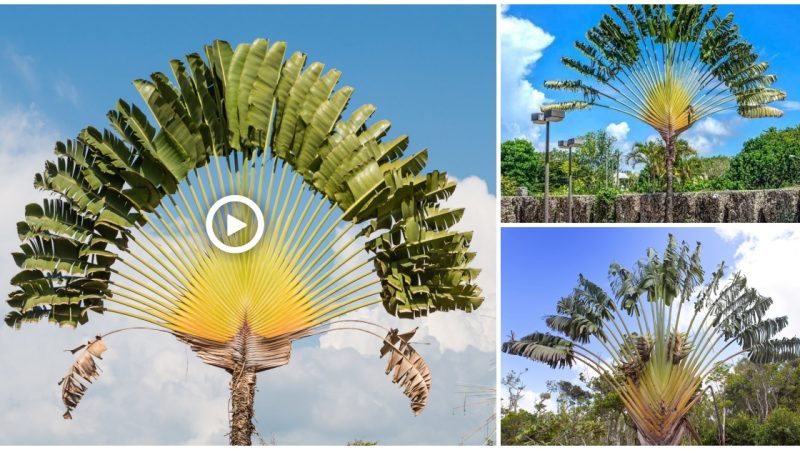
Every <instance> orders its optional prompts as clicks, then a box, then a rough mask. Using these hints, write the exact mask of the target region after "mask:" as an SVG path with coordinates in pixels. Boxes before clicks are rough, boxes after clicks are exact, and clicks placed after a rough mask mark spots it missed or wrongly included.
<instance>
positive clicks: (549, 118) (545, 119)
mask: <svg viewBox="0 0 800 450" xmlns="http://www.w3.org/2000/svg"><path fill="white" fill-rule="evenodd" d="M565 115H566V114H565V113H564V111H561V110H558V109H548V110H547V111H545V112H539V113H533V114H531V121H532V122H533V123H535V124H537V125H544V126H545V140H544V223H548V222H550V122H561V121H562V120H564V116H565Z"/></svg>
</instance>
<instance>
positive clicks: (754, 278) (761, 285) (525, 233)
mask: <svg viewBox="0 0 800 450" xmlns="http://www.w3.org/2000/svg"><path fill="white" fill-rule="evenodd" d="M669 233H672V234H674V235H675V237H676V239H678V240H679V241H681V240H683V241H686V242H687V243H689V245H690V246H692V247H693V246H694V243H695V242H701V243H702V250H701V259H702V264H703V267H704V269H705V272H706V279H708V277H709V276H710V274H711V273H712V272H713V271H714V270H716V268H717V265H718V264H719V262H721V261H725V263H726V265H727V266H728V268H729V269H728V271H729V273H733V272H736V271H740V272H741V273H742V274H743V275H745V276H746V277H747V280H748V283H749V285H750V286H751V287H753V288H755V289H757V290H758V291H759V292H760V293H761V294H763V295H766V296H769V297H772V299H773V301H774V304H773V306H772V308H771V309H770V310H769V312H768V313H767V315H768V316H769V317H777V316H784V315H785V316H788V317H789V326H788V327H787V328H786V329H784V331H782V332H781V334H780V335H779V337H783V336H793V335H795V334H796V333H797V329H798V324H800V303H798V302H797V293H798V292H800V279H798V277H797V276H796V274H795V272H796V270H795V268H796V264H793V263H791V261H794V260H795V259H796V256H797V255H798V254H799V253H800V230H799V229H798V227H797V226H796V225H786V224H755V225H754V224H746V225H728V224H725V225H720V226H718V227H681V228H662V227H645V228H610V227H595V228H528V229H526V228H505V229H503V231H502V246H501V252H502V257H501V264H502V268H503V270H502V279H501V283H502V289H501V290H502V295H503V305H502V314H501V337H502V339H503V340H504V341H505V340H507V339H508V336H510V333H511V331H512V330H513V331H514V334H515V336H517V338H519V337H521V336H524V335H526V334H528V333H531V332H534V331H546V330H547V327H546V326H545V323H544V316H545V315H548V314H554V313H555V306H556V303H557V302H558V300H559V299H560V298H561V297H563V296H565V295H567V294H569V293H570V291H571V290H572V289H573V288H574V287H575V286H576V285H577V282H578V274H583V275H584V276H585V277H586V278H588V279H589V280H590V281H592V282H594V283H596V284H598V285H599V286H601V287H602V288H603V289H605V290H606V291H607V292H609V291H610V287H609V282H608V267H609V265H610V264H611V263H612V262H618V263H620V264H621V265H623V266H624V267H631V266H633V265H634V264H635V263H636V261H638V260H639V259H640V258H643V257H645V256H646V253H647V249H648V248H653V249H655V250H656V251H658V252H659V254H663V250H664V248H665V247H666V244H667V235H668V234H669ZM531 255H547V257H546V258H534V257H531ZM684 316H685V315H684ZM684 318H685V317H682V320H683V319H684ZM685 325H688V324H685ZM594 348H595V350H596V351H597V352H598V353H600V354H605V353H604V351H603V350H602V347H600V348H597V347H594ZM500 364H501V372H502V373H503V374H506V373H508V372H509V371H511V370H514V371H516V372H523V371H524V372H525V373H524V374H523V375H522V377H523V381H524V384H525V385H526V387H527V389H526V390H527V393H526V395H527V398H526V399H524V400H523V402H522V405H523V407H524V406H526V405H527V406H529V407H530V406H532V405H533V404H534V402H535V399H536V398H537V395H538V394H540V393H542V392H546V389H547V387H546V382H547V381H548V380H567V381H570V382H573V383H577V382H578V377H579V375H580V373H581V372H584V371H586V370H587V368H586V367H584V366H574V367H573V368H571V369H558V370H556V369H550V368H549V367H547V366H545V365H544V364H540V363H534V362H532V361H530V360H527V359H525V358H520V357H517V356H510V355H506V354H503V355H502V356H501V363H500ZM588 375H591V376H594V375H595V374H594V373H592V372H588ZM550 405H551V406H552V405H554V402H550Z"/></svg>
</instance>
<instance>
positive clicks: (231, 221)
mask: <svg viewBox="0 0 800 450" xmlns="http://www.w3.org/2000/svg"><path fill="white" fill-rule="evenodd" d="M245 228H247V224H246V223H244V222H242V221H241V220H239V219H237V218H236V217H233V216H232V215H230V214H228V215H227V217H225V233H227V234H228V236H230V235H232V234H235V233H236V232H237V231H240V230H244V229H245Z"/></svg>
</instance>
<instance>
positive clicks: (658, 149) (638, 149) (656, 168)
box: [625, 139, 697, 189]
mask: <svg viewBox="0 0 800 450" xmlns="http://www.w3.org/2000/svg"><path fill="white" fill-rule="evenodd" d="M666 152H667V151H666V148H664V144H662V143H660V142H654V141H649V142H646V143H644V144H643V143H641V142H637V143H635V144H633V149H632V150H631V152H630V153H628V154H627V155H625V162H626V163H627V164H631V165H632V166H634V167H635V166H637V165H639V164H644V165H645V167H647V171H648V174H649V175H650V185H651V187H652V188H658V189H664V187H665V185H666V178H667V176H666V175H667V174H666V166H665V164H664V162H665V160H666ZM693 156H697V151H696V150H695V149H693V148H692V147H690V146H689V143H688V142H686V141H685V140H683V139H680V140H678V142H676V143H675V166H674V169H675V175H677V176H678V178H679V179H680V180H683V181H686V180H688V179H689V178H690V177H691V175H692V174H691V166H690V165H689V164H687V163H686V160H687V159H688V158H691V157H693Z"/></svg>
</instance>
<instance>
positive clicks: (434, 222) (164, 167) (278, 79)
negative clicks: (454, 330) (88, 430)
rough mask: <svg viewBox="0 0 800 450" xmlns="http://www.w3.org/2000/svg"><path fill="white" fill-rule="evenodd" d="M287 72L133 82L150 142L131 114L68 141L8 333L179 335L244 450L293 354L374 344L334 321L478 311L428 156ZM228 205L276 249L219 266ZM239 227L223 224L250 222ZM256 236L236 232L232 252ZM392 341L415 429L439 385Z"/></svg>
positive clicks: (443, 179)
mask: <svg viewBox="0 0 800 450" xmlns="http://www.w3.org/2000/svg"><path fill="white" fill-rule="evenodd" d="M285 53H286V45H285V44H284V43H281V42H278V43H274V44H272V45H269V44H268V42H267V41H265V40H263V39H258V40H256V41H254V42H253V43H252V44H242V45H239V46H238V47H236V49H235V50H234V49H232V48H231V47H230V46H229V45H228V44H227V43H226V42H222V41H216V42H214V43H213V44H212V45H209V46H206V47H205V56H206V59H205V60H204V59H203V58H202V57H201V56H200V55H199V54H191V55H188V56H187V58H186V61H187V62H186V63H183V62H181V61H179V60H173V61H171V62H170V65H171V69H172V75H173V77H174V81H171V80H170V79H169V78H168V77H167V76H166V75H164V74H161V73H156V74H153V75H152V77H151V79H150V80H136V81H135V82H134V85H135V87H136V89H137V90H138V91H139V93H140V94H141V96H142V98H143V99H144V101H145V103H146V104H147V107H148V108H149V112H150V114H151V115H152V116H151V117H152V119H154V121H155V123H153V122H151V118H150V117H149V116H148V114H147V113H146V112H145V111H143V110H141V109H140V108H138V107H137V106H135V105H133V104H129V103H126V102H124V101H122V100H120V101H119V102H118V103H117V105H116V109H115V110H113V111H111V112H109V114H108V118H109V120H110V124H111V126H110V129H106V130H102V131H101V130H98V129H95V128H92V127H89V128H86V129H84V130H83V131H81V132H80V134H79V135H78V137H77V138H76V139H75V140H70V141H67V142H66V143H61V142H59V143H58V144H57V145H56V149H55V152H56V155H57V159H56V160H55V161H50V162H47V163H46V165H45V169H44V171H43V172H42V173H41V174H38V175H36V178H35V186H36V187H37V188H39V189H42V190H44V191H46V192H49V193H51V194H53V195H52V197H51V198H48V199H46V200H44V202H43V204H41V205H39V204H31V205H28V206H27V208H26V211H25V221H23V222H20V223H19V224H18V231H19V236H20V238H21V239H22V241H23V243H22V246H21V251H20V252H19V253H15V254H14V258H15V260H16V263H17V265H18V266H19V267H20V269H21V272H20V273H19V274H18V275H16V276H15V277H14V278H13V280H12V284H13V285H15V286H16V287H17V288H18V289H17V290H16V291H14V292H13V293H12V294H11V296H10V300H9V302H8V303H9V305H10V306H11V307H12V309H13V310H12V311H11V312H10V313H9V314H8V315H7V316H6V323H7V324H8V325H10V326H14V327H19V326H20V325H21V324H22V323H23V322H29V321H38V320H40V319H44V318H47V319H48V320H49V321H50V322H53V323H56V324H58V325H66V326H73V327H74V326H77V325H80V324H84V323H86V322H87V320H89V318H90V317H91V316H92V315H91V314H90V313H91V312H97V313H115V314H121V315H124V316H129V317H133V318H136V319H139V320H141V321H142V322H143V323H144V324H145V325H147V326H148V327H153V328H155V329H160V330H163V331H166V332H168V333H171V334H173V335H174V336H175V337H176V338H177V339H179V340H180V341H183V342H185V343H187V344H188V345H190V346H191V348H192V349H193V350H194V351H196V352H197V354H198V355H199V356H200V358H202V360H203V361H205V362H207V363H208V364H211V365H214V366H218V367H221V368H223V369H225V370H227V371H228V372H230V373H231V374H232V381H231V397H232V404H231V414H232V417H231V430H232V431H231V436H230V440H231V443H234V444H249V443H250V438H251V433H252V432H253V425H252V414H253V397H254V391H255V377H256V375H255V374H256V373H257V372H259V371H263V370H267V369H271V368H275V367H278V366H281V365H284V364H287V363H288V361H289V357H290V351H291V345H292V342H293V341H295V340H298V339H301V338H304V337H308V336H312V335H317V334H319V333H322V332H328V331H334V330H361V331H366V332H368V333H371V334H375V330H374V328H370V327H372V325H374V324H368V323H364V322H361V321H348V320H347V319H346V318H345V319H339V320H335V319H337V318H340V317H341V316H343V315H345V314H347V313H348V312H352V311H354V310H356V309H359V308H365V307H368V306H370V305H374V304H377V303H382V304H383V306H384V307H385V309H386V311H387V312H388V313H389V314H392V315H395V316H399V317H401V318H416V317H420V316H425V315H427V314H429V313H432V312H435V311H448V310H463V311H467V312H469V311H472V310H473V309H475V308H477V307H478V306H479V305H480V304H481V302H482V300H483V299H482V297H481V294H480V289H479V288H478V287H477V286H476V285H475V284H474V280H475V277H476V276H477V274H478V271H477V270H475V269H472V268H469V267H468V264H469V263H470V261H471V260H472V259H473V257H474V256H475V255H474V253H472V252H470V251H469V243H470V240H471V233H469V232H455V231H452V230H450V228H451V227H452V226H453V225H454V224H456V223H457V222H458V221H459V220H460V218H461V216H462V212H463V211H462V210H460V209H446V208H444V207H442V206H441V202H442V201H443V200H445V199H446V198H447V197H448V196H449V195H450V194H451V193H452V192H453V190H454V189H455V183H454V182H452V181H450V180H448V179H447V176H446V175H445V174H444V173H441V172H437V171H433V172H430V173H426V174H423V173H422V171H423V168H424V167H425V164H426V160H427V152H426V151H425V150H423V151H421V152H419V153H416V154H414V155H412V156H409V157H403V154H404V150H405V149H406V147H407V145H408V138H407V137H406V136H400V137H397V138H395V139H392V140H388V141H386V140H384V139H383V138H384V137H385V136H386V134H387V131H388V129H389V126H390V124H389V122H387V121H378V122H375V123H374V124H372V125H367V120H368V119H369V117H370V116H372V114H373V113H374V111H375V108H374V107H373V106H372V105H364V106H361V107H359V108H357V109H355V110H354V111H352V113H351V114H350V115H349V117H348V118H347V119H344V118H342V114H343V111H344V110H345V108H346V106H347V104H348V101H349V99H350V97H351V95H352V93H353V89H352V88H350V87H343V88H341V89H338V90H336V89H335V85H336V84H337V81H338V80H339V77H340V73H339V72H338V71H337V70H329V71H327V72H325V71H323V65H322V64H320V63H312V64H310V65H308V66H306V64H305V63H306V56H305V55H304V54H302V53H294V54H293V55H291V56H289V57H288V58H285ZM232 194H236V195H242V196H246V197H248V198H250V199H252V200H253V201H255V202H256V203H257V204H258V205H259V206H260V207H261V209H262V210H263V212H264V215H265V231H264V233H263V239H261V240H260V241H259V243H258V244H257V245H256V247H255V248H253V249H252V250H249V251H247V252H245V253H241V254H231V253H225V252H223V251H221V250H219V249H218V248H217V247H215V246H214V245H212V244H211V242H210V241H209V238H208V236H207V234H206V232H205V219H206V213H207V211H208V210H209V208H210V206H211V205H212V204H213V203H214V202H215V201H216V200H217V199H219V198H221V197H222V196H224V195H232ZM234 209H235V207H232V206H230V205H229V206H227V207H225V209H223V211H224V212H227V213H232V215H235V216H236V217H245V216H243V215H242V213H243V211H234ZM234 213H235V214H234ZM219 217H222V215H220V216H218V217H217V219H219ZM247 217H248V219H247V220H246V223H247V224H251V223H253V222H254V221H255V219H254V217H253V214H249V213H248V216H247ZM212 222H213V227H214V230H216V232H217V233H220V232H221V231H222V230H224V224H223V223H222V222H221V219H219V220H215V219H212ZM251 228H252V227H247V228H246V230H249V229H251ZM222 235H223V236H224V233H222ZM250 237H252V234H248V232H246V231H242V232H239V233H238V234H234V235H233V236H232V237H231V238H230V240H229V242H228V244H230V245H237V244H241V243H243V242H244V241H248V240H249V238H250ZM386 331H388V333H386V332H385V334H384V333H382V334H380V335H377V336H378V338H379V341H378V342H379V343H380V344H381V345H382V348H380V355H381V356H386V355H388V357H387V359H388V367H387V374H388V373H389V372H390V371H394V372H393V381H394V382H395V383H398V384H399V385H400V387H401V388H402V389H403V390H404V393H405V394H406V395H407V396H408V397H409V398H410V400H411V404H412V408H413V410H414V412H415V413H417V414H418V413H419V412H420V411H421V410H422V408H424V406H425V404H426V402H427V399H428V390H429V389H430V386H431V379H430V373H429V371H428V369H427V366H426V365H425V363H424V361H422V359H421V358H420V356H419V354H418V353H416V351H415V350H414V349H413V348H412V347H411V346H410V345H409V342H410V339H411V336H413V332H409V333H399V332H398V331H397V330H395V329H392V330H386ZM384 335H385V337H384ZM378 347H380V346H379V345H376V354H377V348H378ZM80 350H83V351H82V353H81V354H80V356H79V358H78V360H77V362H76V363H75V365H74V366H73V369H72V372H70V374H68V376H67V377H65V378H64V380H62V388H63V391H62V394H63V397H64V401H65V404H66V405H67V407H68V410H67V413H66V414H65V417H66V418H69V417H71V416H70V410H72V408H74V407H75V406H76V405H77V402H78V401H79V400H80V399H81V396H82V395H83V392H84V390H85V386H84V384H83V382H82V381H81V379H84V380H89V381H91V379H92V378H94V377H96V375H97V370H96V366H95V362H94V359H93V358H94V357H96V356H99V355H100V354H101V353H102V352H103V351H104V350H105V343H104V341H103V340H102V337H101V336H98V338H97V339H96V340H94V341H92V342H90V343H89V344H88V345H86V346H82V347H79V348H78V349H76V350H75V351H73V353H74V352H76V351H80Z"/></svg>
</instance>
